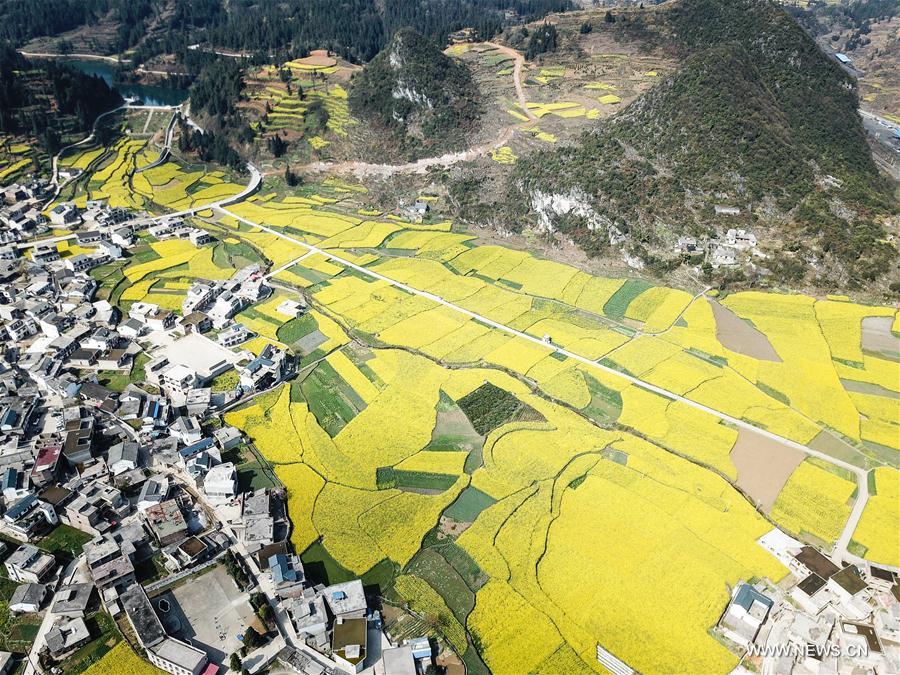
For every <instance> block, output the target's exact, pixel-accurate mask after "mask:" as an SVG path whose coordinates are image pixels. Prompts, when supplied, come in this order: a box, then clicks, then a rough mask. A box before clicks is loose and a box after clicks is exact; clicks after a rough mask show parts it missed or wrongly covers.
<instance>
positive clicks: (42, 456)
mask: <svg viewBox="0 0 900 675" xmlns="http://www.w3.org/2000/svg"><path fill="white" fill-rule="evenodd" d="M61 452H62V446H60V445H46V446H44V447H43V448H41V449H40V451H39V452H38V456H37V459H35V460H34V471H44V470H46V469H48V468H51V467H53V466H55V465H56V463H57V462H58V461H59V454H60V453H61Z"/></svg>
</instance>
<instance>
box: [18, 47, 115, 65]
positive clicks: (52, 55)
mask: <svg viewBox="0 0 900 675" xmlns="http://www.w3.org/2000/svg"><path fill="white" fill-rule="evenodd" d="M19 53H20V54H21V55H22V56H24V57H25V58H32V59H82V60H84V61H108V62H109V63H120V62H121V63H131V59H123V58H121V57H119V56H100V55H99V54H60V53H59V52H26V51H22V50H21V49H20V50H19Z"/></svg>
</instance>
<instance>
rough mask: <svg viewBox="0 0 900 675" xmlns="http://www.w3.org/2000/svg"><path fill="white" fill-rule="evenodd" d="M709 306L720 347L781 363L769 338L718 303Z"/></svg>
mask: <svg viewBox="0 0 900 675" xmlns="http://www.w3.org/2000/svg"><path fill="white" fill-rule="evenodd" d="M710 304H711V305H712V310H713V315H714V316H715V317H716V337H717V338H718V339H719V342H721V343H722V345H724V346H725V347H726V348H727V349H730V350H731V351H733V352H737V353H738V354H743V355H744V356H751V357H753V358H755V359H760V360H761V361H775V362H776V363H780V362H781V358H779V356H778V353H777V352H776V351H775V348H774V347H773V346H772V343H771V342H769V338H767V337H766V336H765V335H764V334H762V333H760V332H759V331H758V330H756V328H754V327H753V326H751V325H750V324H749V323H747V322H746V321H744V320H743V319H741V318H740V317H739V316H738V315H737V314H735V313H734V312H732V311H731V310H729V309H726V308H725V307H723V306H722V305H720V304H719V303H718V302H710Z"/></svg>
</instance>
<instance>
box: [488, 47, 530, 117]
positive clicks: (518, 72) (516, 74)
mask: <svg viewBox="0 0 900 675" xmlns="http://www.w3.org/2000/svg"><path fill="white" fill-rule="evenodd" d="M484 44H486V45H490V46H491V47H493V48H494V49H496V50H497V51H500V52H503V53H504V54H507V55H509V56H512V57H513V58H514V59H515V60H516V65H515V66H514V67H513V82H514V83H515V85H516V97H517V98H518V99H519V107H520V108H521V109H522V112H524V113H525V115H526V116H527V117H528V119H530V120H531V121H536V120H537V117H536V116H535V114H534V113H533V112H531V110H529V109H528V99H527V98H526V97H525V88H524V87H523V86H522V67H523V66H524V65H525V57H524V56H523V55H522V53H521V52H518V51H516V50H515V49H513V48H512V47H507V46H506V45H500V44H497V43H496V42H485V43H484Z"/></svg>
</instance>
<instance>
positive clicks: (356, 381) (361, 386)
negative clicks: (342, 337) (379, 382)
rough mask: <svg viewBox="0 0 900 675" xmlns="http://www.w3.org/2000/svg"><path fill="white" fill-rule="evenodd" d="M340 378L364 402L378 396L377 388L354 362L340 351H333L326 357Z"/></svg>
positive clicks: (369, 401)
mask: <svg viewBox="0 0 900 675" xmlns="http://www.w3.org/2000/svg"><path fill="white" fill-rule="evenodd" d="M326 361H328V363H329V364H331V367H332V368H334V370H335V371H336V372H337V374H338V375H340V376H341V378H342V379H343V380H344V382H346V383H347V384H349V385H350V386H351V387H352V388H353V391H355V392H356V393H357V394H359V396H360V398H362V400H363V401H365V402H366V403H371V402H372V401H374V400H375V397H376V396H378V388H377V387H376V386H375V385H374V384H372V383H371V382H370V381H369V379H368V378H367V377H366V376H365V375H363V374H362V372H361V371H360V369H359V368H357V367H356V364H355V363H353V362H352V361H351V360H350V359H348V358H347V355H346V354H344V352H342V351H334V352H331V354H329V355H328V358H327V359H326Z"/></svg>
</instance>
